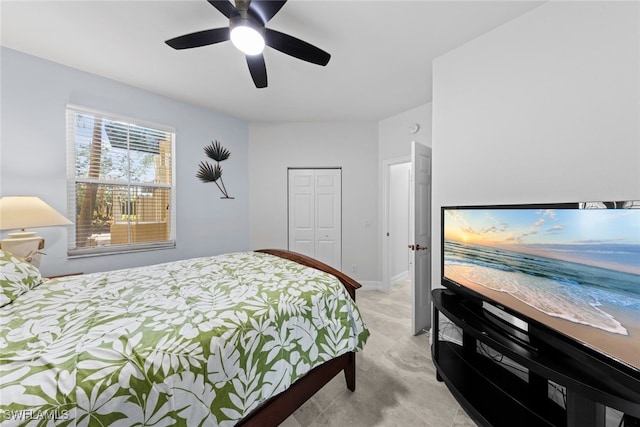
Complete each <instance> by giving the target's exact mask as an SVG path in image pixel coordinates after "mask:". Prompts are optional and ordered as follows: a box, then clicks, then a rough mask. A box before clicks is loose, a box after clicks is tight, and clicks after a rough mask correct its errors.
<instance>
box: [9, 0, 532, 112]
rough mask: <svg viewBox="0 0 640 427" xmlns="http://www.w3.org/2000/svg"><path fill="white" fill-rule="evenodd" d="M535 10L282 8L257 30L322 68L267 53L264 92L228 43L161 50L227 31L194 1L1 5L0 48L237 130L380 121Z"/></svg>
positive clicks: (420, 100) (420, 99)
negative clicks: (483, 38) (316, 52)
mask: <svg viewBox="0 0 640 427" xmlns="http://www.w3.org/2000/svg"><path fill="white" fill-rule="evenodd" d="M541 3H543V2H540V1H536V2H533V1H481V0H480V1H479V0H476V1H466V2H463V1H452V0H449V1H427V0H423V1H419V0H414V1H396V0H387V1H371V0H356V1H347V0H335V1H327V0H322V1H318V0H315V1H314V0H290V1H289V2H288V3H287V4H286V5H285V6H284V7H283V8H282V9H281V10H280V12H279V13H278V14H277V15H276V16H275V17H274V18H273V19H272V20H271V21H270V22H269V23H268V24H267V27H269V28H272V29H275V30H278V31H281V32H284V33H287V34H290V35H292V36H295V37H297V38H300V39H302V40H305V41H307V42H309V43H311V44H314V45H316V46H318V47H320V48H321V49H324V50H326V51H328V52H329V53H331V55H332V57H331V60H330V62H329V64H328V65H327V66H326V67H321V66H318V65H313V64H309V63H306V62H303V61H300V60H298V59H295V58H292V57H289V56H287V55H285V54H283V53H280V52H278V51H276V50H274V49H271V48H269V47H267V48H266V49H265V52H264V57H265V62H266V64H267V73H268V79H269V86H268V87H267V88H264V89H256V88H255V86H254V85H253V82H252V80H251V77H250V75H249V71H248V69H247V65H246V62H245V59H244V56H243V55H242V54H241V53H240V52H239V51H237V50H236V49H235V48H234V47H233V45H232V44H231V42H224V43H221V44H216V45H211V46H206V47H200V48H195V49H187V50H181V51H177V50H174V49H172V48H170V47H168V46H167V45H166V44H165V43H164V41H165V40H167V39H170V38H173V37H176V36H180V35H183V34H186V33H191V32H194V31H199V30H204V29H209V28H216V27H225V26H228V20H227V19H226V18H225V17H224V16H223V15H222V14H221V13H220V12H218V11H217V10H216V9H215V8H213V7H212V6H211V5H210V4H209V3H208V2H206V1H205V0H180V1H169V0H159V1H147V0H127V1H118V0H108V1H99V0H82V1H79V0H76V1H59V0H44V1H33V0H1V1H0V7H1V9H0V14H1V22H0V24H1V33H0V35H1V38H0V43H1V44H2V45H3V46H6V47H9V48H12V49H15V50H19V51H22V52H26V53H29V54H32V55H35V56H39V57H42V58H45V59H49V60H51V61H54V62H58V63H61V64H65V65H68V66H71V67H74V68H78V69H81V70H85V71H88V72H90V73H94V74H98V75H101V76H104V77H108V78H110V79H114V80H117V81H121V82H124V83H127V84H129V85H132V86H136V87H139V88H142V89H145V90H148V91H151V92H155V93H159V94H162V95H165V96H168V97H171V98H175V99H179V100H182V101H185V102H189V103H192V104H196V105H199V106H203V107H206V108H210V109H213V110H216V111H219V112H222V113H226V114H229V115H231V116H234V117H238V118H241V119H244V120H248V121H282V122H287V121H341V120H381V119H384V118H387V117H391V116H393V115H396V114H398V113H401V112H404V111H407V110H409V109H411V108H413V107H416V106H418V105H422V104H425V103H427V102H429V101H430V100H431V96H432V92H431V80H432V72H431V63H432V61H433V59H434V58H437V57H438V56H440V55H442V54H443V53H445V52H447V51H449V50H451V49H454V48H456V47H457V46H460V45H462V44H464V43H465V42H467V41H469V40H471V39H473V38H475V37H477V36H479V35H481V34H483V33H485V32H487V31H490V30H491V29H493V28H495V27H497V26H499V25H501V24H503V23H505V22H507V21H509V20H511V19H513V18H515V17H517V16H519V15H522V14H523V13H526V12H527V11H529V10H531V9H532V8H534V7H536V6H538V5H540V4H541Z"/></svg>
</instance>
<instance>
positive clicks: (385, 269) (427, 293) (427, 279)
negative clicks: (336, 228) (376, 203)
mask: <svg viewBox="0 0 640 427" xmlns="http://www.w3.org/2000/svg"><path fill="white" fill-rule="evenodd" d="M411 153H412V154H411V157H403V158H397V159H391V160H386V161H384V162H383V165H382V166H383V167H382V169H383V209H382V216H383V218H382V224H383V226H384V227H385V229H384V230H383V236H382V281H383V283H382V290H383V291H385V292H390V291H391V286H392V285H393V283H395V282H396V281H397V280H398V279H399V278H400V274H402V273H400V272H399V271H400V270H398V269H397V265H398V264H396V266H394V262H395V260H396V259H397V258H398V255H396V254H397V253H399V252H395V251H396V249H395V248H397V250H398V251H400V250H404V254H406V256H407V257H408V258H409V260H408V261H407V264H406V265H408V271H409V277H410V278H411V288H412V289H411V294H412V310H413V315H412V325H411V329H412V333H413V334H414V335H417V334H420V333H422V332H424V331H426V330H428V329H429V328H430V327H431V308H430V306H431V148H430V147H428V146H426V145H423V144H420V143H418V142H417V141H412V142H411ZM406 163H410V165H411V166H410V168H409V171H410V172H409V173H410V176H411V179H410V180H409V185H408V187H409V189H408V193H409V205H410V207H409V210H408V211H409V221H408V223H409V233H408V234H409V237H408V245H406V246H405V247H404V249H400V248H399V245H398V244H397V243H396V242H398V241H404V238H403V239H402V240H401V239H397V238H396V239H392V237H393V235H392V230H393V226H394V225H395V224H393V223H392V222H395V221H397V219H393V212H394V209H396V207H395V206H392V204H393V203H397V202H394V201H396V200H398V198H397V195H394V194H392V191H401V192H404V191H405V190H404V187H403V186H402V187H395V186H394V184H392V176H394V175H397V174H396V171H397V170H401V167H400V165H402V164H406ZM398 188H400V190H398ZM400 203H403V202H400ZM401 215H402V214H401ZM396 233H398V231H396ZM401 233H402V234H404V233H405V232H404V231H401ZM400 256H401V257H404V255H400ZM403 265H405V264H403Z"/></svg>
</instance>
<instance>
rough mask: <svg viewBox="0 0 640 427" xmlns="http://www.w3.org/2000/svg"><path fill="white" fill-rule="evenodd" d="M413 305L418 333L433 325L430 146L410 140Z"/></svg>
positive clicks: (410, 246) (414, 320) (414, 325)
mask: <svg viewBox="0 0 640 427" xmlns="http://www.w3.org/2000/svg"><path fill="white" fill-rule="evenodd" d="M411 171H412V172H411V189H410V191H411V209H410V215H411V219H410V221H409V226H410V228H411V236H410V237H411V238H412V239H413V241H412V243H410V244H409V249H410V250H411V253H412V263H411V280H412V290H413V292H412V308H413V316H412V322H411V328H412V330H413V333H414V335H417V334H419V333H421V332H423V331H424V330H428V329H429V328H430V327H431V148H430V147H427V146H426V145H422V144H420V143H418V142H416V141H412V142H411Z"/></svg>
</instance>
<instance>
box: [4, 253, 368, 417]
mask: <svg viewBox="0 0 640 427" xmlns="http://www.w3.org/2000/svg"><path fill="white" fill-rule="evenodd" d="M0 310H1V312H0V425H2V426H5V425H29V426H31V425H78V426H86V425H91V426H94V425H96V426H103V425H104V426H106V425H111V426H132V425H153V426H168V425H188V426H198V425H202V426H216V425H220V426H230V425H234V424H235V423H236V422H237V421H238V420H239V419H241V418H242V417H244V416H245V415H246V414H248V413H249V412H250V411H251V410H252V409H254V408H256V407H257V406H258V405H260V403H261V402H263V401H264V400H266V399H268V398H270V397H272V396H274V395H276V394H278V393H279V392H281V391H283V390H285V389H286V388H287V387H288V386H289V385H290V384H291V383H292V382H294V381H295V380H296V379H298V378H300V377H301V376H303V375H304V374H305V373H307V372H308V371H309V370H311V369H312V368H314V367H316V366H318V365H320V364H322V363H323V362H325V361H327V360H330V359H332V358H334V357H336V356H339V355H341V354H344V353H346V352H349V351H358V350H360V349H362V347H363V345H364V343H365V342H366V339H367V337H368V335H369V332H368V330H367V329H366V327H365V325H364V323H363V322H362V319H361V317H360V314H359V312H358V309H357V307H356V306H355V304H354V303H353V301H352V300H351V298H350V297H349V294H348V293H347V291H346V290H345V289H344V287H343V286H342V285H341V284H340V282H339V281H338V280H337V279H336V278H335V277H333V276H331V275H329V274H326V273H323V272H320V271H318V270H315V269H312V268H308V267H305V266H302V265H299V264H297V263H294V262H292V261H288V260H284V259H281V258H278V257H275V256H272V255H267V254H262V253H254V252H243V253H234V254H226V255H221V256H216V257H210V258H197V259H191V260H185V261H177V262H172V263H167V264H160V265H155V266H150V267H142V268H134V269H125V270H118V271H112V272H105V273H94V274H88V275H84V276H74V277H66V278H61V279H55V280H49V281H45V282H44V283H43V284H42V285H40V286H38V287H36V288H34V289H32V290H30V291H29V292H27V293H25V294H23V295H21V296H20V297H19V298H17V299H16V300H15V301H13V303H11V304H9V305H7V306H5V307H3V308H2V309H0Z"/></svg>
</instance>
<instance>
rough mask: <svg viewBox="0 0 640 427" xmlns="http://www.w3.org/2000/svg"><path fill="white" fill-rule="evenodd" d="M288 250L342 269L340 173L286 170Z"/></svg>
mask: <svg viewBox="0 0 640 427" xmlns="http://www.w3.org/2000/svg"><path fill="white" fill-rule="evenodd" d="M288 185H289V250H291V251H295V252H300V253H302V254H305V255H308V256H310V257H313V258H315V259H317V260H319V261H322V262H324V263H325V264H329V265H330V266H332V267H334V268H336V269H338V270H340V269H341V267H342V170H341V169H293V168H292V169H289V184H288Z"/></svg>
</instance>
